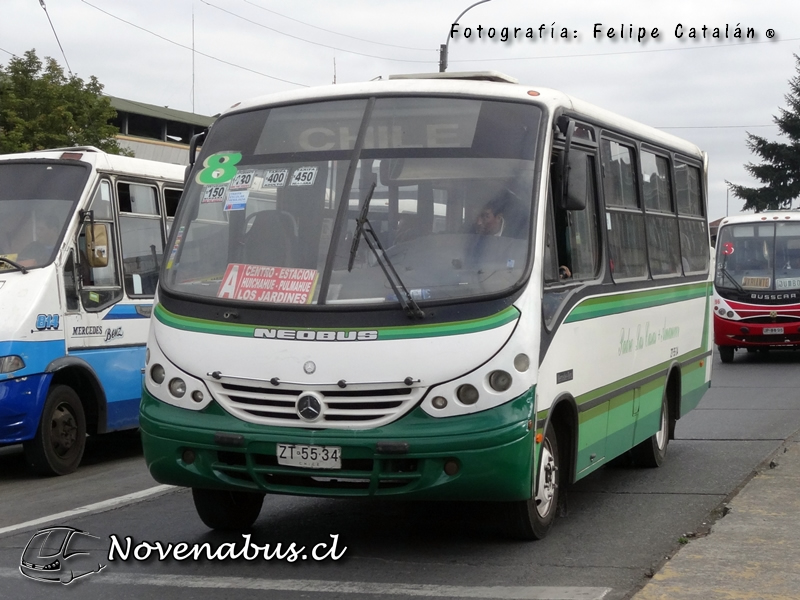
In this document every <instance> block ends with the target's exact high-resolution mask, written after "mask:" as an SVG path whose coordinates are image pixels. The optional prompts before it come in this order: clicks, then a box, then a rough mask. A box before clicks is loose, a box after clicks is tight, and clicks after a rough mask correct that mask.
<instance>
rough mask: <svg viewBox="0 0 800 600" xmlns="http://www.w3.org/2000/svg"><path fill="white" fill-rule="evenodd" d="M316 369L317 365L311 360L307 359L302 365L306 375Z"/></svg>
mask: <svg viewBox="0 0 800 600" xmlns="http://www.w3.org/2000/svg"><path fill="white" fill-rule="evenodd" d="M316 370H317V365H315V364H314V362H313V361H310V360H309V361H308V362H307V363H306V364H304V365H303V371H305V372H306V373H307V374H308V375H311V374H312V373H313V372H314V371H316Z"/></svg>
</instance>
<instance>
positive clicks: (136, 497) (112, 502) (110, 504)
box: [0, 485, 177, 535]
mask: <svg viewBox="0 0 800 600" xmlns="http://www.w3.org/2000/svg"><path fill="white" fill-rule="evenodd" d="M175 489H177V488H176V487H175V486H172V485H157V486H155V487H151V488H148V489H146V490H141V491H139V492H133V493H132V494H126V495H124V496H118V497H117V498H111V499H109V500H103V501H102V502H96V503H94V504H87V505H86V506H81V507H80V508H74V509H72V510H67V511H64V512H60V513H56V514H53V515H48V516H46V517H42V518H40V519H33V520H32V521H25V522H24V523H17V524H16V525H9V526H8V527H2V528H0V535H3V534H5V533H11V532H12V531H19V530H21V529H30V528H33V527H38V526H39V525H44V524H45V523H52V522H54V521H63V520H64V519H69V518H71V517H75V516H78V515H87V514H91V513H99V512H103V511H106V510H110V509H112V508H117V507H119V506H124V505H126V504H134V503H136V502H140V501H141V500H145V499H147V498H151V497H153V496H158V495H160V494H165V493H167V492H170V491H172V490H175Z"/></svg>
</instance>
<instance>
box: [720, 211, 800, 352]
mask: <svg viewBox="0 0 800 600" xmlns="http://www.w3.org/2000/svg"><path fill="white" fill-rule="evenodd" d="M716 248H717V257H716V277H715V279H714V343H716V344H717V347H718V349H719V356H720V359H721V360H722V362H725V363H729V362H732V361H733V356H734V352H735V351H736V350H737V349H738V348H745V349H746V350H747V351H748V352H757V351H763V352H767V351H769V349H770V348H797V347H798V346H800V213H797V212H788V211H777V212H764V213H756V214H752V215H741V216H736V217H728V218H725V219H723V220H722V222H721V223H720V227H719V232H718V234H717V245H716Z"/></svg>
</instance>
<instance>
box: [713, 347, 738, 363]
mask: <svg viewBox="0 0 800 600" xmlns="http://www.w3.org/2000/svg"><path fill="white" fill-rule="evenodd" d="M717 350H719V359H720V360H721V361H722V362H724V363H732V362H733V353H734V352H735V351H736V348H734V347H733V346H717Z"/></svg>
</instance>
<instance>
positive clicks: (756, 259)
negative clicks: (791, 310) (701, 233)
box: [715, 221, 800, 291]
mask: <svg viewBox="0 0 800 600" xmlns="http://www.w3.org/2000/svg"><path fill="white" fill-rule="evenodd" d="M717 253H718V255H717V274H716V280H715V283H716V285H717V287H721V288H732V289H737V288H741V289H743V290H748V291H750V290H765V291H766V290H769V291H783V290H797V289H800V222H797V221H792V222H784V223H748V224H741V225H728V226H727V227H724V228H723V229H722V230H721V231H720V233H719V237H718V240H717Z"/></svg>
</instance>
